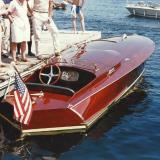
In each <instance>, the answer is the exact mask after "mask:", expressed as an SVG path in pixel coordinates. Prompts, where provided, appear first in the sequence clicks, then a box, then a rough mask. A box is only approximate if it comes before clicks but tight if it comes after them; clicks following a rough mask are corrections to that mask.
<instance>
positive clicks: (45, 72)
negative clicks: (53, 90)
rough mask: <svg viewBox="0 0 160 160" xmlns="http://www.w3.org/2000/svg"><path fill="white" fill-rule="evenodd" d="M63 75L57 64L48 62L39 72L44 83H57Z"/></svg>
mask: <svg viewBox="0 0 160 160" xmlns="http://www.w3.org/2000/svg"><path fill="white" fill-rule="evenodd" d="M60 76H61V70H60V68H59V66H58V65H56V64H54V65H53V64H48V65H46V66H44V67H43V68H42V69H41V70H40V72H39V80H40V81H41V83H42V84H48V85H49V84H55V83H57V81H58V80H59V78H60Z"/></svg>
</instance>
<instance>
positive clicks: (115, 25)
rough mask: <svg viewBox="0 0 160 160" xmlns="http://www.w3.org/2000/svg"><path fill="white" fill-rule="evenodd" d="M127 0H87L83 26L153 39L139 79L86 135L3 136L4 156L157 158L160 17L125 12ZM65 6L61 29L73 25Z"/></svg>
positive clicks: (58, 17)
mask: <svg viewBox="0 0 160 160" xmlns="http://www.w3.org/2000/svg"><path fill="white" fill-rule="evenodd" d="M132 2H133V0H132ZM154 2H157V3H158V2H159V1H158V0H157V1H154ZM125 3H126V1H125V0H107V1H106V0H98V1H97V0H87V2H86V7H85V10H84V13H85V17H86V19H85V20H86V28H87V29H88V30H100V31H102V36H103V37H104V38H106V37H111V36H115V35H122V34H124V33H126V34H130V33H137V34H140V35H144V36H147V37H149V38H151V39H152V40H153V41H154V42H155V44H156V50H155V52H154V54H153V55H152V56H151V58H150V59H149V60H148V62H147V64H146V70H145V73H144V76H143V80H142V82H141V84H140V85H139V86H138V87H137V89H136V90H135V91H134V92H133V93H132V94H130V95H129V96H127V97H126V98H125V99H123V100H122V101H121V102H120V103H119V104H117V105H116V106H114V107H113V109H112V111H111V112H109V113H108V114H107V115H105V116H104V118H103V119H101V120H100V121H99V122H98V123H97V124H96V125H95V126H94V127H93V128H92V129H91V130H90V131H89V132H88V133H87V134H86V135H79V134H74V135H73V134H71V135H63V136H53V137H52V136H50V137H47V136H46V137H34V138H28V139H26V140H25V141H14V140H10V139H7V138H6V136H5V135H4V136H3V135H1V138H0V157H1V159H2V160H19V159H22V160H23V159H25V160H45V159H46V160H55V159H58V160H86V159H88V160H93V159H94V160H159V159H160V143H159V142H160V118H159V116H160V100H159V98H160V90H159V79H160V71H159V68H160V61H159V59H160V53H159V52H160V22H159V20H155V19H146V18H135V17H129V16H128V15H129V13H128V11H127V10H126V9H125V8H124V5H125ZM69 11H70V10H68V11H66V12H63V11H56V13H55V21H56V24H57V25H58V27H59V28H63V29H69V28H71V19H70V13H69Z"/></svg>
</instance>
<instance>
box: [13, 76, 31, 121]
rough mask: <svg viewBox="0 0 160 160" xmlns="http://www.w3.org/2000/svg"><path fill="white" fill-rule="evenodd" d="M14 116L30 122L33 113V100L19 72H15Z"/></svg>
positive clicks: (19, 119) (18, 119)
mask: <svg viewBox="0 0 160 160" xmlns="http://www.w3.org/2000/svg"><path fill="white" fill-rule="evenodd" d="M14 98H15V103H14V116H15V118H16V120H17V121H19V122H20V123H23V124H28V123H29V121H30V119H31V115H32V101H31V97H30V94H29V92H28V89H27V87H26V85H25V84H24V82H23V81H22V79H21V77H20V75H19V74H18V73H16V74H15V91H14Z"/></svg>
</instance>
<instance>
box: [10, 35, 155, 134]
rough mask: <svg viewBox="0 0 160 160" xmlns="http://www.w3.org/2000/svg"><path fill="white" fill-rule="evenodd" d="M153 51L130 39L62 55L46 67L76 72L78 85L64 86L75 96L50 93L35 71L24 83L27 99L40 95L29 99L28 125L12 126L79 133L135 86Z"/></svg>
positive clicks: (84, 46)
mask: <svg viewBox="0 0 160 160" xmlns="http://www.w3.org/2000/svg"><path fill="white" fill-rule="evenodd" d="M154 47H155V46H154V43H153V41H151V40H150V39H148V38H146V37H143V36H138V35H131V36H128V37H123V38H122V37H115V38H110V39H107V40H99V41H94V42H90V43H89V44H82V45H81V46H80V47H79V46H78V48H79V50H78V51H77V52H75V51H72V50H68V51H65V52H64V53H63V58H64V60H65V61H63V62H57V61H56V59H53V60H52V63H53V64H54V63H58V64H59V66H60V67H61V69H62V70H64V69H66V68H67V67H68V68H67V71H68V70H72V69H75V70H76V71H78V72H79V74H80V76H79V79H80V80H79V81H78V84H76V82H75V83H73V82H72V81H71V85H70V84H69V83H66V86H70V87H71V88H72V89H73V90H74V89H75V92H74V91H73V90H72V89H67V90H66V86H65V88H63V90H62V87H61V92H60V90H59V92H58V93H56V89H57V88H56V86H49V85H46V86H45V85H43V84H41V83H40V82H37V79H38V75H39V72H40V71H37V72H35V73H34V75H33V76H31V77H30V78H29V79H28V80H27V81H26V83H28V82H29V83H28V84H30V85H28V87H29V91H30V93H31V94H34V93H36V92H37V91H41V90H42V91H43V92H44V96H42V97H40V98H34V104H33V114H32V117H31V121H30V123H29V125H23V124H18V126H19V127H18V128H19V129H20V130H21V132H22V135H23V136H27V135H44V134H52V135H53V134H61V133H73V132H85V131H86V130H87V129H89V128H90V127H91V126H92V125H93V124H94V123H95V122H96V121H97V120H98V119H99V118H101V117H102V115H104V114H105V113H106V111H108V109H109V108H110V106H112V105H113V104H115V103H117V102H118V100H120V98H122V97H123V96H124V95H125V94H126V93H127V92H128V91H129V90H130V89H131V88H132V87H133V86H134V85H135V84H136V82H138V80H139V79H140V77H141V76H142V74H143V71H144V63H145V61H146V60H147V59H148V58H149V57H150V55H151V54H152V53H153V51H154ZM82 62H83V63H82ZM83 69H84V70H83ZM33 84H34V86H33ZM61 84H64V81H63V83H61ZM72 91H73V92H72ZM71 92H72V93H71ZM8 102H9V103H11V104H13V103H14V100H13V99H12V98H10V99H8ZM8 121H9V120H8ZM10 123H12V122H11V121H10ZM16 123H17V122H16Z"/></svg>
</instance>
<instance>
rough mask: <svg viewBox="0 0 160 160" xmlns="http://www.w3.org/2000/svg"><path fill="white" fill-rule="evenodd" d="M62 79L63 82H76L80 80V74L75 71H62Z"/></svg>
mask: <svg viewBox="0 0 160 160" xmlns="http://www.w3.org/2000/svg"><path fill="white" fill-rule="evenodd" d="M60 79H61V80H63V81H70V82H76V81H78V79H79V73H78V72H77V71H73V70H64V71H62V74H61V77H60Z"/></svg>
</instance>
